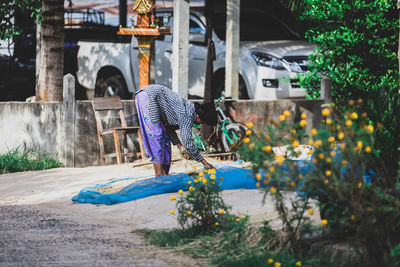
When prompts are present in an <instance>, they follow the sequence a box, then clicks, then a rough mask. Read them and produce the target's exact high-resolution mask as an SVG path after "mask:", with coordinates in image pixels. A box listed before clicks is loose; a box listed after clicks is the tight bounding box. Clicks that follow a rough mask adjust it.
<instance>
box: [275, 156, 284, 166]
mask: <svg viewBox="0 0 400 267" xmlns="http://www.w3.org/2000/svg"><path fill="white" fill-rule="evenodd" d="M275 159H276V161H277V163H278V165H282V164H283V159H284V156H283V155H275Z"/></svg>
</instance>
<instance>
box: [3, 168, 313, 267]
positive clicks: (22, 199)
mask: <svg viewBox="0 0 400 267" xmlns="http://www.w3.org/2000/svg"><path fill="white" fill-rule="evenodd" d="M182 164H183V165H182ZM172 167H173V171H176V172H182V171H184V170H186V169H187V168H191V166H187V165H186V163H185V164H184V163H180V164H175V165H173V166H172ZM152 173H153V170H152V168H151V166H142V167H139V168H132V165H131V164H125V165H119V166H115V165H114V166H105V167H88V168H58V169H52V170H46V171H37V172H24V173H14V174H6V175H0V266H112V265H116V264H119V263H121V264H125V265H128V266H193V265H198V264H201V263H202V262H199V261H198V260H193V259H190V258H188V257H187V256H184V255H175V254H173V253H171V252H169V251H166V250H162V249H159V248H154V247H149V246H147V245H146V244H145V243H144V241H143V239H142V238H141V237H140V236H138V235H137V234H133V233H132V230H134V229H140V228H151V229H162V228H172V227H176V226H177V223H176V217H175V216H173V215H171V214H170V213H169V211H170V210H171V209H173V208H174V203H173V202H171V201H170V200H169V198H170V196H171V195H172V194H164V195H156V196H151V197H148V198H144V199H139V200H136V201H131V202H126V203H121V204H117V205H110V206H107V205H92V204H75V203H73V202H72V201H71V198H72V197H73V196H74V195H76V194H77V193H78V192H79V191H80V190H81V189H82V188H84V187H86V186H93V185H95V184H99V183H101V184H102V183H106V182H109V181H112V180H115V179H120V178H127V177H141V176H147V175H151V174H152ZM262 198H263V195H262V194H261V193H259V192H258V191H257V190H230V191H225V192H224V199H225V201H226V202H227V203H228V204H230V205H232V207H233V211H234V212H235V213H236V214H248V215H251V216H253V217H254V218H262V219H274V218H276V213H275V211H274V209H273V203H272V201H271V199H270V198H267V199H266V204H265V205H264V206H263V205H262V203H261V200H262ZM315 217H316V218H318V215H315ZM203 263H204V262H203Z"/></svg>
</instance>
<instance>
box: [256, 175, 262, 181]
mask: <svg viewBox="0 0 400 267" xmlns="http://www.w3.org/2000/svg"><path fill="white" fill-rule="evenodd" d="M256 179H257V181H260V180H261V173H257V174H256Z"/></svg>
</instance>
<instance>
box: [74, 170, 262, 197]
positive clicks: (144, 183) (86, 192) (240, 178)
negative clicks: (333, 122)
mask: <svg viewBox="0 0 400 267" xmlns="http://www.w3.org/2000/svg"><path fill="white" fill-rule="evenodd" d="M216 176H217V177H218V178H219V177H222V178H223V179H224V180H223V182H222V183H221V187H222V189H227V190H231V189H257V187H256V182H255V180H254V178H253V177H252V172H251V170H245V169H241V168H237V167H230V166H229V167H227V166H226V167H221V168H218V169H217V172H216ZM129 179H132V184H130V185H128V186H126V187H125V188H123V189H122V190H121V191H119V192H117V193H114V194H102V193H100V192H97V191H95V190H96V189H98V188H101V187H105V186H109V185H111V184H113V183H116V182H119V181H123V180H129ZM190 180H192V178H191V177H190V176H189V175H187V174H184V173H179V174H175V175H171V176H162V177H157V178H154V177H141V178H136V179H134V178H125V179H120V180H117V181H113V182H111V183H107V184H98V185H95V186H93V187H87V188H84V189H82V190H81V191H80V192H79V194H78V195H76V196H74V197H73V198H72V201H74V202H78V203H92V204H106V205H112V204H117V203H121V202H126V201H132V200H136V199H140V198H145V197H148V196H152V195H158V194H165V193H173V192H177V191H178V190H180V189H182V190H186V183H187V182H188V181H190Z"/></svg>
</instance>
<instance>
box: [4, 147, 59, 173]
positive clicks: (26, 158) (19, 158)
mask: <svg viewBox="0 0 400 267" xmlns="http://www.w3.org/2000/svg"><path fill="white" fill-rule="evenodd" d="M61 166H62V163H61V162H60V161H58V160H57V159H54V158H52V157H47V156H44V155H43V154H41V153H39V152H37V151H35V150H33V149H26V148H23V149H21V148H20V147H17V148H15V149H13V150H10V151H8V152H7V153H5V154H0V174H3V173H12V172H22V171H34V170H46V169H51V168H57V167H61Z"/></svg>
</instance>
